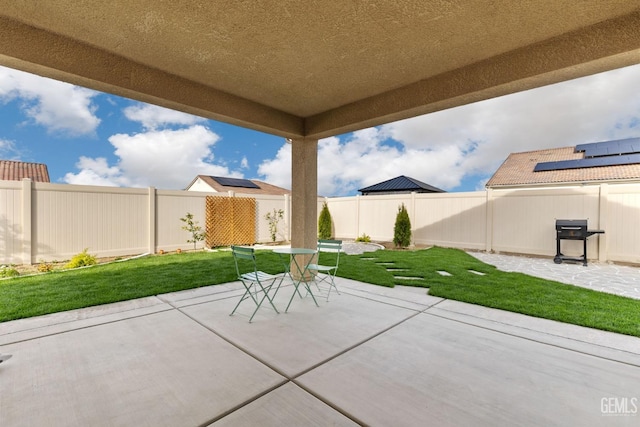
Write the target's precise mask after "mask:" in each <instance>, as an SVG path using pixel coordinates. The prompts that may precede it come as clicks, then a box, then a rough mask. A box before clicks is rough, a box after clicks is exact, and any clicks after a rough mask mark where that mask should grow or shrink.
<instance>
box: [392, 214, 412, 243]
mask: <svg viewBox="0 0 640 427" xmlns="http://www.w3.org/2000/svg"><path fill="white" fill-rule="evenodd" d="M393 244H394V245H396V247H399V248H406V247H408V246H409V245H411V220H410V219H409V213H408V212H407V208H405V206H404V203H403V204H402V205H401V206H399V207H398V214H397V215H396V224H395V226H394V227H393Z"/></svg>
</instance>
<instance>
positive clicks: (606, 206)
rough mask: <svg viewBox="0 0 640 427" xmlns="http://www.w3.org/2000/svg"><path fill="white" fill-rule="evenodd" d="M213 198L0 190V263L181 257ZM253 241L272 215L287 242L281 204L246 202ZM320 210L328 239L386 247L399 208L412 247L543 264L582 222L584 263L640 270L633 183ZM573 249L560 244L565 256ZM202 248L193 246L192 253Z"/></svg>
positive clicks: (263, 235) (355, 203)
mask: <svg viewBox="0 0 640 427" xmlns="http://www.w3.org/2000/svg"><path fill="white" fill-rule="evenodd" d="M211 195H215V196H228V195H227V194H226V193H225V194H219V193H202V192H189V191H167V190H156V189H154V188H147V189H129V188H117V187H94V186H78V185H65V184H49V183H34V182H31V181H30V180H23V181H20V182H17V181H0V232H2V237H1V239H0V263H5V264H6V263H15V264H22V263H27V264H28V263H36V262H41V261H49V260H65V259H69V258H70V257H71V256H73V255H74V254H76V253H78V252H80V251H82V250H83V249H84V248H88V250H89V253H91V254H94V255H97V256H125V255H134V254H140V253H154V252H157V251H158V250H160V249H163V250H165V251H173V250H176V249H179V248H180V249H183V250H185V249H190V248H192V247H193V245H192V244H190V243H187V239H189V238H190V235H189V233H187V232H186V231H184V230H182V229H181V227H182V225H184V224H183V223H182V222H181V221H180V218H181V217H184V216H185V215H186V213H187V212H190V213H192V214H193V215H194V218H195V220H197V221H198V222H199V224H200V225H201V226H204V224H205V218H204V215H205V199H206V196H211ZM237 196H239V197H255V198H256V201H257V206H258V209H257V220H256V222H257V223H256V236H257V240H258V242H260V243H265V242H268V241H270V239H271V237H270V235H269V226H268V223H267V221H266V219H265V218H264V216H265V214H266V213H267V212H271V211H272V210H273V209H276V210H278V209H282V210H283V211H284V219H283V220H282V221H280V223H279V224H278V236H277V240H278V241H287V240H289V239H290V223H291V221H290V219H291V197H289V196H253V195H251V196H250V195H246V194H237ZM325 201H326V202H327V204H328V206H329V211H330V213H331V216H332V220H333V231H334V236H335V237H337V238H342V239H355V238H357V237H359V236H362V235H363V234H366V235H368V236H369V237H370V238H371V239H372V240H373V241H387V242H388V241H392V240H393V227H394V223H395V218H396V214H397V212H398V208H399V206H400V205H401V204H403V203H404V205H405V206H406V207H407V210H408V212H409V217H410V219H411V224H412V229H413V234H412V238H413V241H414V243H415V244H422V245H439V246H445V247H455V248H461V249H476V250H486V251H496V252H507V253H518V254H529V255H540V256H553V255H555V249H556V246H555V245H556V243H555V220H556V219H588V221H589V228H591V229H603V230H605V234H604V235H600V236H592V237H591V238H589V240H588V254H589V258H590V259H598V260H600V261H602V262H604V261H613V262H628V263H635V264H640V184H601V185H593V186H579V187H564V188H547V189H520V190H489V191H478V192H468V193H438V194H416V193H412V194H403V195H384V196H354V197H338V198H328V199H319V201H318V213H319V212H320V208H321V207H322V203H323V202H325ZM581 243H582V242H580V241H563V242H562V249H563V252H564V253H565V254H566V255H578V254H581V253H582V246H581ZM198 247H202V243H200V244H199V245H198Z"/></svg>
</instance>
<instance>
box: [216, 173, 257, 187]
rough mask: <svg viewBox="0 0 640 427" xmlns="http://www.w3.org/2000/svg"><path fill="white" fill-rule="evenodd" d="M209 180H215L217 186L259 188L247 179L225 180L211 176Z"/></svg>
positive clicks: (225, 178) (224, 178)
mask: <svg viewBox="0 0 640 427" xmlns="http://www.w3.org/2000/svg"><path fill="white" fill-rule="evenodd" d="M211 178H213V179H215V180H216V182H218V184H220V185H224V186H225V187H240V188H260V187H258V186H257V185H256V184H255V183H253V182H251V181H249V180H248V179H240V178H227V177H221V176H212V177H211Z"/></svg>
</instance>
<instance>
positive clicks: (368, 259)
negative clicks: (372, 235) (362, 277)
mask: <svg viewBox="0 0 640 427" xmlns="http://www.w3.org/2000/svg"><path fill="white" fill-rule="evenodd" d="M360 259H364V260H367V261H373V260H375V259H378V258H360Z"/></svg>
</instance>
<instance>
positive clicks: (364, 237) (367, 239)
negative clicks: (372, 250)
mask: <svg viewBox="0 0 640 427" xmlns="http://www.w3.org/2000/svg"><path fill="white" fill-rule="evenodd" d="M356 242H363V243H369V242H371V237H369V236H368V235H367V234H365V233H362V236H360V237H358V238H357V239H356Z"/></svg>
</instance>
